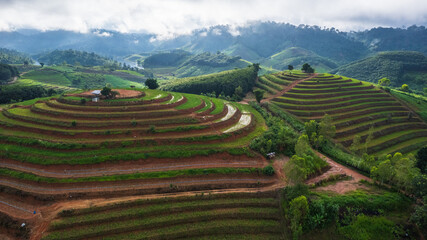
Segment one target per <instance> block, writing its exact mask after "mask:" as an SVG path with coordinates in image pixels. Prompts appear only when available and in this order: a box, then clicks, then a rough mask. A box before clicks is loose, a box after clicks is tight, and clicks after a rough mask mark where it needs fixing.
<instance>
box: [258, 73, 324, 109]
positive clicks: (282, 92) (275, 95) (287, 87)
mask: <svg viewBox="0 0 427 240" xmlns="http://www.w3.org/2000/svg"><path fill="white" fill-rule="evenodd" d="M317 75H319V74H318V73H315V74H313V75H312V76H310V77H308V78H304V79H299V80H296V81H293V82H292V83H291V84H290V85H288V86H286V88H284V89H283V90H282V91H280V92H278V93H276V94H274V95H272V96H270V97H269V98H266V99H263V100H261V103H263V102H269V101H271V100H272V99H274V98H276V97H280V96H282V95H283V94H285V93H286V92H287V91H289V90H291V89H292V88H293V87H295V86H296V85H297V84H298V83H300V82H303V81H306V80H309V79H312V78H314V77H316V76H317Z"/></svg>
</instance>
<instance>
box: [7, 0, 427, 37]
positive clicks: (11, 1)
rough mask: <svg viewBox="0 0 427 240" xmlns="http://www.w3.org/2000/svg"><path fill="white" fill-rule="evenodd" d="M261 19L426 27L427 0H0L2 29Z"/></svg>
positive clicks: (182, 27)
mask: <svg viewBox="0 0 427 240" xmlns="http://www.w3.org/2000/svg"><path fill="white" fill-rule="evenodd" d="M257 20H261V21H276V22H286V23H291V24H295V25H299V24H307V25H317V26H320V27H324V26H325V27H335V28H337V29H339V30H342V31H348V30H363V29H368V28H372V27H377V26H386V27H388V26H392V27H402V26H411V25H413V24H416V25H424V26H425V25H427V0H295V1H287V0H210V1H209V0H140V1H136V0H115V1H112V0H0V31H10V30H15V29H20V28H35V29H40V30H56V29H65V30H72V31H78V32H87V31H88V30H89V29H94V28H103V29H109V30H116V31H120V32H149V33H154V34H157V35H160V36H172V35H174V34H175V35H178V34H185V33H190V32H191V31H192V30H194V29H196V28H202V27H209V26H213V25H218V24H222V25H227V24H228V25H231V26H241V25H245V24H247V23H248V22H251V21H257Z"/></svg>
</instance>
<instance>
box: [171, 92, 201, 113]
mask: <svg viewBox="0 0 427 240" xmlns="http://www.w3.org/2000/svg"><path fill="white" fill-rule="evenodd" d="M184 96H185V97H186V98H187V102H186V103H184V104H181V105H179V106H177V107H175V108H176V109H178V110H185V109H190V108H194V107H197V106H199V105H200V104H202V101H203V100H202V98H201V97H199V96H197V95H193V94H184Z"/></svg>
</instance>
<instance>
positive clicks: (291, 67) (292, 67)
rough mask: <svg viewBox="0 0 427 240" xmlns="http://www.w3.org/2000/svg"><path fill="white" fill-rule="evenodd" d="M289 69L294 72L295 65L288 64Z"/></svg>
mask: <svg viewBox="0 0 427 240" xmlns="http://www.w3.org/2000/svg"><path fill="white" fill-rule="evenodd" d="M288 70H289V72H290V73H291V74H292V70H294V66H292V65H288Z"/></svg>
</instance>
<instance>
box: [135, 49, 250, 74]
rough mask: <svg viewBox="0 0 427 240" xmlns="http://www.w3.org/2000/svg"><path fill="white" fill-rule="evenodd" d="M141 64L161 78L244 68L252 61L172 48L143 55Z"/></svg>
mask: <svg viewBox="0 0 427 240" xmlns="http://www.w3.org/2000/svg"><path fill="white" fill-rule="evenodd" d="M136 61H137V62H138V64H139V65H141V66H144V68H145V69H146V70H148V71H151V72H153V73H154V75H155V76H156V77H159V78H167V79H168V78H175V77H178V78H183V77H193V76H200V75H206V74H211V73H217V72H221V71H226V70H231V69H235V68H244V67H246V66H247V65H248V64H250V62H246V61H243V60H241V58H240V57H231V56H228V55H226V54H223V53H220V52H218V53H216V54H211V53H210V52H203V53H200V54H196V55H193V54H191V53H189V52H186V51H183V50H172V51H165V52H160V53H155V54H152V55H151V56H148V57H145V56H141V57H140V59H137V60H136Z"/></svg>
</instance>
